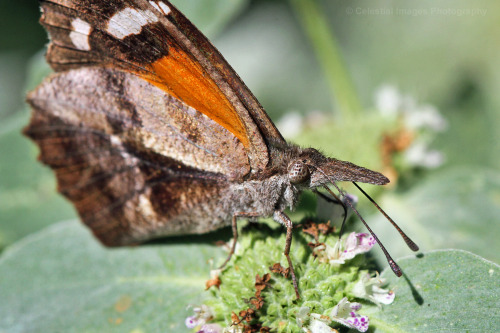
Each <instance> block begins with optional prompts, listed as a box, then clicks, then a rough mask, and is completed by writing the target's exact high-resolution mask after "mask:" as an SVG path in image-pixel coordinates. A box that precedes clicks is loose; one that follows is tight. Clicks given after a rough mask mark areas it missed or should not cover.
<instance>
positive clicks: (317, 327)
mask: <svg viewBox="0 0 500 333" xmlns="http://www.w3.org/2000/svg"><path fill="white" fill-rule="evenodd" d="M296 318H297V319H296V320H297V326H299V327H300V328H302V330H303V331H304V332H306V333H335V332H337V330H335V329H333V328H331V327H330V326H329V325H328V324H330V323H331V322H332V320H331V318H330V317H328V316H322V315H320V314H317V313H311V309H310V308H309V307H307V306H303V307H301V308H300V309H299V312H298V313H297V317H296Z"/></svg>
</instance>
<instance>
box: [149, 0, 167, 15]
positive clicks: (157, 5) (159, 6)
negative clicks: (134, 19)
mask: <svg viewBox="0 0 500 333" xmlns="http://www.w3.org/2000/svg"><path fill="white" fill-rule="evenodd" d="M149 3H150V4H151V6H153V7H155V8H156V9H158V10H159V11H160V12H162V13H163V14H165V15H168V14H170V7H168V6H167V5H166V4H165V3H164V2H162V1H160V3H157V2H156V1H150V2H149Z"/></svg>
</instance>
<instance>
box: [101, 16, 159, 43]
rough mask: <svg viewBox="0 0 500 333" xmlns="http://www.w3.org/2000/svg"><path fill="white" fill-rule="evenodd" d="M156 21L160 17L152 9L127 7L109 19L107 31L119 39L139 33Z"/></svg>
mask: <svg viewBox="0 0 500 333" xmlns="http://www.w3.org/2000/svg"><path fill="white" fill-rule="evenodd" d="M154 22H158V17H157V16H156V15H155V14H154V13H153V12H151V11H150V10H137V9H135V8H125V9H124V10H122V11H119V12H117V13H115V14H114V15H113V16H112V17H111V18H110V19H109V22H108V29H107V32H108V33H109V34H111V35H112V36H114V37H116V38H118V39H123V38H125V37H127V36H130V35H137V34H139V33H140V32H141V30H142V28H143V27H144V26H146V25H148V24H149V23H154Z"/></svg>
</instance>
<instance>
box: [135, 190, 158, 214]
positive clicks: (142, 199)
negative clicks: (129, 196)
mask: <svg viewBox="0 0 500 333" xmlns="http://www.w3.org/2000/svg"><path fill="white" fill-rule="evenodd" d="M137 208H138V209H139V212H140V213H141V214H142V215H143V216H144V217H146V218H149V219H152V218H154V217H155V215H156V214H155V210H154V208H153V205H152V204H151V200H150V198H149V197H148V196H147V195H146V194H144V193H143V194H141V195H139V205H138V207H137Z"/></svg>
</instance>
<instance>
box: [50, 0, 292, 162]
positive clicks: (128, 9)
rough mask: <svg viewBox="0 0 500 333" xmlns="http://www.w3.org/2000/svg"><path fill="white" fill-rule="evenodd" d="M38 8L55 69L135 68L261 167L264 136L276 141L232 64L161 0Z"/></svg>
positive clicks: (80, 0)
mask: <svg viewBox="0 0 500 333" xmlns="http://www.w3.org/2000/svg"><path fill="white" fill-rule="evenodd" d="M42 11H43V15H42V19H41V22H42V24H43V25H44V26H45V27H46V28H47V30H48V31H49V33H50V35H51V44H50V45H49V51H48V54H47V59H48V61H49V63H50V64H51V65H52V67H53V68H54V69H56V70H57V71H62V70H67V69H69V68H75V67H81V66H95V65H99V66H109V67H113V68H120V69H122V70H126V71H129V72H133V73H135V74H136V75H138V76H140V77H141V78H143V79H145V80H147V81H149V82H150V83H152V84H154V85H156V86H157V87H159V88H161V89H162V90H164V91H165V92H167V93H168V94H169V95H170V96H172V97H175V98H177V99H179V100H181V101H183V102H185V103H186V104H187V105H189V106H191V107H193V108H194V109H196V110H198V111H199V112H201V113H203V114H204V115H206V116H208V117H210V118H211V119H213V120H214V121H216V122H217V123H218V124H220V125H221V126H223V127H224V128H225V129H227V130H228V131H230V132H231V133H232V134H233V135H234V136H235V137H236V138H238V140H239V141H240V142H241V143H242V144H243V146H244V147H245V151H246V153H247V155H248V158H249V159H250V166H251V169H252V170H253V171H259V170H263V169H264V168H265V167H266V165H267V163H268V161H269V154H268V149H267V144H268V143H269V142H268V141H272V140H274V141H278V142H283V138H282V137H281V135H280V133H279V132H278V131H277V129H276V127H275V126H274V124H273V123H272V122H271V120H270V119H269V117H268V116H267V114H266V113H265V111H264V110H263V109H262V107H261V105H260V104H259V103H258V101H257V100H256V98H255V97H254V96H253V95H252V93H251V92H250V91H249V90H248V88H247V87H246V86H245V84H244V83H243V82H242V81H241V79H240V78H239V77H238V75H237V74H236V73H235V72H234V70H233V69H232V68H231V67H230V66H229V64H227V62H226V61H225V60H224V59H223V57H222V56H221V55H220V53H219V52H218V51H217V50H216V49H215V47H213V45H212V44H211V43H210V42H209V41H208V39H206V37H205V36H203V34H201V33H200V32H199V31H198V29H196V27H194V25H193V24H191V22H189V21H188V20H187V19H186V18H185V17H184V16H183V15H182V14H181V13H180V12H179V11H177V10H176V9H175V7H174V6H172V5H171V4H170V3H169V2H167V1H145V0H129V1H126V0H110V1H101V0H72V1H71V0H52V1H42ZM228 153H229V154H231V152H228Z"/></svg>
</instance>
